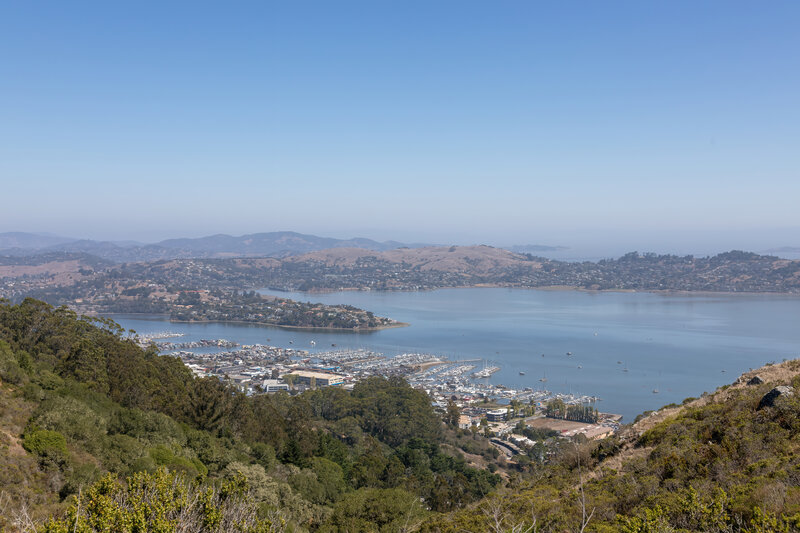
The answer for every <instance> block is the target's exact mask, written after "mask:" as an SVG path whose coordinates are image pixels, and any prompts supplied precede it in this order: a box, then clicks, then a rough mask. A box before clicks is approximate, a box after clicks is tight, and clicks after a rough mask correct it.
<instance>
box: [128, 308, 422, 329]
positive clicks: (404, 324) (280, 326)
mask: <svg viewBox="0 0 800 533" xmlns="http://www.w3.org/2000/svg"><path fill="white" fill-rule="evenodd" d="M141 314H147V313H141ZM168 318H169V317H168ZM169 321H170V322H171V323H174V324H244V325H250V326H259V327H267V328H278V329H291V330H299V331H332V332H341V333H373V332H375V331H381V330H384V329H394V328H407V327H410V326H411V324H409V323H407V322H394V323H392V324H387V325H385V326H375V327H371V328H332V327H314V326H288V325H284V324H271V323H269V322H252V321H247V320H173V319H172V318H169Z"/></svg>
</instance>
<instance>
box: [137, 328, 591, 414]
mask: <svg viewBox="0 0 800 533" xmlns="http://www.w3.org/2000/svg"><path fill="white" fill-rule="evenodd" d="M179 335H180V334H177V333H176V334H169V333H161V334H159V336H157V337H156V336H152V335H151V336H147V337H140V338H139V342H140V344H141V345H143V346H147V345H151V344H152V345H154V346H156V347H157V348H158V349H159V351H160V352H161V353H162V354H164V355H171V356H175V357H179V358H180V359H181V360H182V361H183V362H184V364H186V366H187V367H188V368H190V369H191V370H192V372H194V373H195V374H196V375H197V376H201V377H204V376H216V377H218V378H220V379H225V380H229V381H231V382H232V383H234V384H236V386H237V387H239V388H240V389H241V390H243V391H245V392H247V393H248V394H260V393H262V392H264V391H272V390H289V391H290V392H301V391H303V390H306V389H307V388H311V387H312V386H314V385H313V384H314V383H319V382H322V381H323V380H324V382H325V383H328V382H335V383H337V386H341V387H344V388H352V387H353V386H354V385H355V384H356V383H357V382H358V381H359V380H363V379H367V378H369V377H373V376H382V377H391V376H400V377H403V378H404V379H406V380H407V381H408V383H409V384H410V385H411V386H413V387H415V388H418V389H420V390H424V391H425V392H426V393H427V394H428V395H429V396H430V398H431V402H432V403H433V404H434V405H437V406H439V407H443V406H445V405H446V404H447V402H448V401H456V402H458V403H459V404H460V405H464V406H469V405H472V404H476V405H477V404H485V403H491V404H492V405H505V404H509V403H511V402H512V401H513V402H520V403H524V404H526V405H531V406H538V407H542V406H544V405H546V404H547V403H548V402H550V401H553V400H560V401H562V402H564V404H566V405H592V406H594V405H595V404H596V402H598V401H599V400H600V398H598V397H596V396H590V395H578V394H568V393H563V392H555V391H550V390H547V389H546V388H544V386H543V383H541V382H540V383H538V384H539V386H538V387H537V386H535V385H536V384H537V383H536V381H534V382H533V383H531V385H530V386H526V387H511V386H507V385H504V384H500V383H491V382H490V380H489V378H490V377H491V376H492V375H493V374H495V373H496V372H498V371H499V370H500V366H498V365H496V364H492V365H489V364H488V362H487V360H482V359H455V358H450V357H446V356H443V355H438V354H433V353H420V352H409V353H401V354H398V355H394V356H387V355H386V354H384V353H382V352H378V351H374V350H368V349H364V348H359V349H344V348H338V349H334V350H327V351H310V350H307V349H301V348H294V347H292V348H282V347H277V346H271V345H268V344H242V345H239V344H238V343H236V342H234V341H229V340H226V339H203V340H200V341H189V342H182V343H176V342H173V341H171V340H165V339H171V338H173V337H177V336H179ZM315 344H316V343H315ZM311 346H312V347H313V346H314V345H311ZM208 348H219V350H216V351H213V350H212V351H209V350H208ZM476 369H477V370H476ZM306 374H308V375H312V374H313V375H314V376H315V380H314V381H311V380H308V381H307V382H306V381H304V380H302V379H301V380H297V379H292V378H291V377H290V376H295V377H296V376H304V375H306ZM327 376H329V377H330V379H325V378H326V377H327ZM284 384H285V385H286V388H285V389H284V388H283V387H280V389H279V388H277V386H278V385H284ZM267 385H269V387H268V386H267Z"/></svg>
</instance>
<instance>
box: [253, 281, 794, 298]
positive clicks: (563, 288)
mask: <svg viewBox="0 0 800 533" xmlns="http://www.w3.org/2000/svg"><path fill="white" fill-rule="evenodd" d="M448 289H519V290H532V291H550V292H571V291H574V292H591V293H650V294H661V295H679V296H695V295H696V296H781V297H794V298H800V292H778V291H761V292H759V291H692V290H687V289H587V288H585V287H574V286H570V285H542V286H540V287H524V286H517V285H503V284H499V283H477V284H475V285H460V286H457V287H435V288H431V289H413V290H404V289H371V288H363V289H362V288H358V287H346V288H342V289H322V290H311V291H297V290H294V291H290V290H282V289H273V288H261V289H256V291H274V292H284V293H295V294H297V293H300V294H334V293H337V292H432V291H442V290H448ZM278 298H281V297H280V296H278Z"/></svg>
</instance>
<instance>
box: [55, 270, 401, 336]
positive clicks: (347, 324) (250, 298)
mask: <svg viewBox="0 0 800 533" xmlns="http://www.w3.org/2000/svg"><path fill="white" fill-rule="evenodd" d="M57 303H58V304H64V305H68V306H69V307H72V308H73V309H75V310H76V311H78V312H79V313H82V314H104V313H105V314H108V313H138V314H141V313H145V314H162V315H169V318H170V321H172V322H227V323H247V324H256V325H262V326H271V327H279V328H292V329H307V330H331V331H358V332H366V331H377V330H381V329H387V328H397V327H404V326H408V324H406V323H404V322H398V321H396V320H393V319H391V318H387V317H382V316H376V315H375V314H374V313H372V312H371V311H366V310H364V309H359V308H358V307H353V306H351V305H327V304H322V303H312V302H298V301H295V300H290V299H288V298H278V297H275V296H269V295H263V294H260V293H258V292H256V291H238V290H224V289H187V288H182V287H181V288H178V287H174V286H167V285H164V284H160V283H145V282H138V283H137V282H130V281H126V282H123V283H119V282H118V283H108V284H106V285H105V286H104V287H103V290H101V291H89V292H87V291H82V294H81V297H77V298H71V299H63V300H61V301H59V302H57Z"/></svg>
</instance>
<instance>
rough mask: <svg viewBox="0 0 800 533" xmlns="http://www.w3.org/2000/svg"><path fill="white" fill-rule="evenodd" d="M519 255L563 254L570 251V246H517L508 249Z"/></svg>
mask: <svg viewBox="0 0 800 533" xmlns="http://www.w3.org/2000/svg"><path fill="white" fill-rule="evenodd" d="M506 249H507V250H510V251H512V252H516V253H518V254H536V253H542V252H563V251H564V250H569V247H568V246H547V245H544V244H515V245H514V246H509V247H508V248H506Z"/></svg>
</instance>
